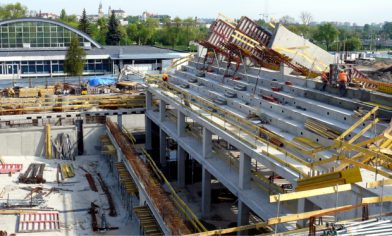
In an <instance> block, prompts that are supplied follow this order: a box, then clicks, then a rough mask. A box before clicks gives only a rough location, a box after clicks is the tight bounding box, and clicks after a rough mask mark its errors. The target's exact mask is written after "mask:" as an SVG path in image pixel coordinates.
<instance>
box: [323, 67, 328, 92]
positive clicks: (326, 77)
mask: <svg viewBox="0 0 392 236" xmlns="http://www.w3.org/2000/svg"><path fill="white" fill-rule="evenodd" d="M321 81H323V87H322V88H321V91H325V89H326V87H327V84H328V81H329V73H327V72H325V71H323V73H322V74H321Z"/></svg>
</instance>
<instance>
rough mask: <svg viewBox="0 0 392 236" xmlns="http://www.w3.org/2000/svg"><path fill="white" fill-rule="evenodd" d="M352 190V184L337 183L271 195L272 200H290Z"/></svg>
mask: <svg viewBox="0 0 392 236" xmlns="http://www.w3.org/2000/svg"><path fill="white" fill-rule="evenodd" d="M349 190H351V184H344V185H337V186H333V187H325V188H318V189H312V190H305V191H300V192H292V193H286V194H281V195H271V196H270V202H278V201H281V202H283V201H289V200H294V199H301V198H307V197H314V196H321V195H326V194H332V193H337V192H344V191H349Z"/></svg>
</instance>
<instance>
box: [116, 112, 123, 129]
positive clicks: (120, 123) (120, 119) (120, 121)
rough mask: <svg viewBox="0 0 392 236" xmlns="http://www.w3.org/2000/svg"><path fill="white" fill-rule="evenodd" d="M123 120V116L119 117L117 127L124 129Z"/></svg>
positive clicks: (119, 115)
mask: <svg viewBox="0 0 392 236" xmlns="http://www.w3.org/2000/svg"><path fill="white" fill-rule="evenodd" d="M122 118H123V116H122V114H118V115H117V125H118V127H119V128H120V129H122V126H123V119H122Z"/></svg>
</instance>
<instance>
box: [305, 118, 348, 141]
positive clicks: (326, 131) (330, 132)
mask: <svg viewBox="0 0 392 236" xmlns="http://www.w3.org/2000/svg"><path fill="white" fill-rule="evenodd" d="M305 128H306V129H308V130H310V131H312V132H313V133H315V134H318V135H320V136H322V137H324V138H327V139H336V138H338V137H339V136H340V134H341V133H340V132H339V131H337V130H335V129H334V128H332V127H330V126H329V125H326V124H323V123H321V122H319V121H316V120H314V119H310V118H308V119H306V121H305Z"/></svg>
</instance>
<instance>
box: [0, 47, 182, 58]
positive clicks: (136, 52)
mask: <svg viewBox="0 0 392 236" xmlns="http://www.w3.org/2000/svg"><path fill="white" fill-rule="evenodd" d="M85 52H86V59H94V58H97V59H112V60H121V59H123V60H137V59H139V60H149V59H152V60H153V59H174V58H179V57H182V56H184V55H186V54H187V53H185V52H181V51H176V50H171V49H165V48H158V47H154V46H144V45H143V46H140V45H131V46H103V47H102V48H91V49H86V50H85ZM66 53H67V51H66V50H60V49H59V50H53V49H45V48H42V49H41V50H39V49H37V48H34V49H33V50H32V49H28V48H27V49H20V50H12V51H10V50H0V61H12V60H50V59H52V60H60V59H64V58H65V55H66Z"/></svg>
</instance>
